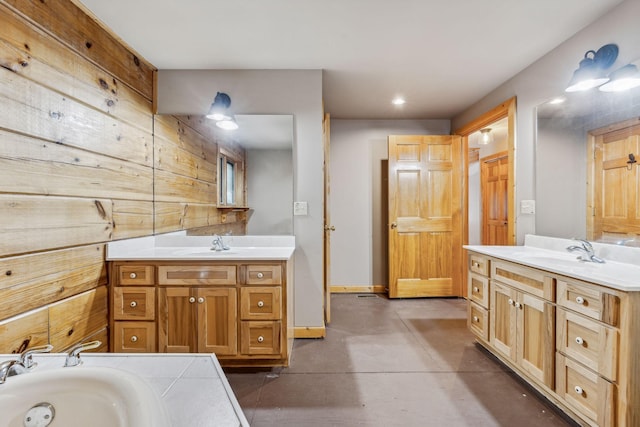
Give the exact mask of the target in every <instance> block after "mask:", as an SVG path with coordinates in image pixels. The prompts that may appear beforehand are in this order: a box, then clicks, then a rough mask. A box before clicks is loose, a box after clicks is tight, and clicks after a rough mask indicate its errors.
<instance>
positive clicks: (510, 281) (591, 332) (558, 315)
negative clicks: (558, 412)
mask: <svg viewBox="0 0 640 427" xmlns="http://www.w3.org/2000/svg"><path fill="white" fill-rule="evenodd" d="M468 267H469V274H468V277H469V293H468V295H469V309H468V315H469V318H468V321H467V322H468V325H469V329H470V330H471V332H473V333H474V334H475V335H476V337H477V339H478V342H479V343H480V344H482V345H483V346H484V347H485V348H487V349H488V350H489V351H490V352H491V353H493V354H494V355H495V356H496V357H498V359H500V360H501V361H502V362H503V363H505V364H506V365H508V366H509V367H510V368H512V369H513V370H514V371H515V372H516V373H518V374H519V375H520V376H521V377H522V378H523V379H525V380H526V381H527V382H529V384H531V385H532V386H533V387H534V388H535V389H537V390H538V391H539V392H540V393H542V394H543V395H545V396H546V397H547V398H548V399H549V400H550V401H551V402H553V403H554V404H556V405H557V406H558V407H559V408H560V409H562V410H563V411H564V412H566V413H567V414H568V415H569V416H570V417H572V418H573V419H574V420H576V421H577V422H578V423H579V424H580V425H583V426H591V427H632V426H633V427H636V426H640V405H639V404H638V402H640V367H639V365H638V363H637V359H638V354H640V334H638V330H639V328H640V314H639V313H640V295H639V294H640V292H623V291H619V290H616V289H613V288H609V287H606V286H602V285H598V284H594V283H589V282H586V281H582V280H577V279H574V278H570V277H565V276H562V275H559V274H555V273H551V272H547V271H543V270H540V269H535V268H531V267H527V266H524V265H520V264H518V263H515V262H510V261H506V260H502V259H497V258H493V257H489V256H486V255H482V254H477V253H471V254H470V256H469V266H468ZM487 301H488V302H487ZM487 330H488V332H487Z"/></svg>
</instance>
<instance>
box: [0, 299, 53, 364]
mask: <svg viewBox="0 0 640 427" xmlns="http://www.w3.org/2000/svg"><path fill="white" fill-rule="evenodd" d="M48 343H49V309H48V308H47V307H45V308H41V309H39V310H34V311H30V312H28V313H25V314H23V315H22V316H19V317H17V318H13V319H10V320H5V321H3V322H0V353H7V354H9V353H14V354H15V353H22V352H23V351H24V350H26V349H27V347H34V346H39V345H45V344H48Z"/></svg>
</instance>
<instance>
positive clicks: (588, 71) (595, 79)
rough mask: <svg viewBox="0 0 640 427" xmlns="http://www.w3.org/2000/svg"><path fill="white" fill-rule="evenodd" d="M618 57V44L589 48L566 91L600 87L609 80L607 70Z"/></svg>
mask: <svg viewBox="0 0 640 427" xmlns="http://www.w3.org/2000/svg"><path fill="white" fill-rule="evenodd" d="M616 58H618V45H615V44H606V45H604V46H602V47H601V48H600V49H598V51H593V50H588V51H587V52H586V53H585V54H584V59H582V61H580V65H579V66H578V69H577V70H575V71H574V72H573V77H572V79H571V81H570V82H569V86H568V87H567V88H566V89H565V91H566V92H578V91H584V90H589V89H591V88H594V87H598V86H600V85H602V84H604V83H606V82H608V81H609V77H607V75H606V73H605V70H606V69H607V68H609V67H610V66H611V65H612V64H613V63H614V62H615V60H616Z"/></svg>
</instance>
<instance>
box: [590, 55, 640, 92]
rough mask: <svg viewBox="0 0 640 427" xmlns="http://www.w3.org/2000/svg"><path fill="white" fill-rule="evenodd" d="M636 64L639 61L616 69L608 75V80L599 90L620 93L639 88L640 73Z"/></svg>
mask: <svg viewBox="0 0 640 427" xmlns="http://www.w3.org/2000/svg"><path fill="white" fill-rule="evenodd" d="M638 63H640V60H637V61H634V62H632V63H630V64H627V65H625V66H624V67H620V68H618V69H617V70H615V71H614V72H612V73H611V74H609V79H610V80H609V81H608V82H607V83H605V84H603V85H602V86H600V88H599V89H600V90H601V91H603V92H622V91H625V90H628V89H633V88H634V87H638V86H640V71H638V66H637V65H636V64H638Z"/></svg>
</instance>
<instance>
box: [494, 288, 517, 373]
mask: <svg viewBox="0 0 640 427" xmlns="http://www.w3.org/2000/svg"><path fill="white" fill-rule="evenodd" d="M515 300H516V291H515V290H513V289H512V288H510V287H508V286H503V285H501V284H500V283H496V282H493V283H491V293H490V298H489V301H490V307H491V309H490V318H489V341H490V342H491V345H492V346H493V347H494V348H495V349H496V351H498V352H499V353H500V354H502V355H503V356H505V357H507V358H509V359H511V360H513V361H515V360H516V327H517V319H516V313H517V312H516V311H515V310H514V309H513V305H514V303H515Z"/></svg>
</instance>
